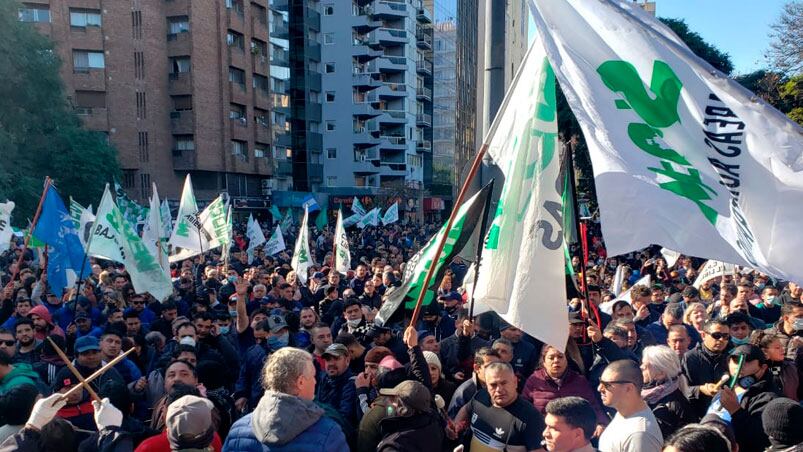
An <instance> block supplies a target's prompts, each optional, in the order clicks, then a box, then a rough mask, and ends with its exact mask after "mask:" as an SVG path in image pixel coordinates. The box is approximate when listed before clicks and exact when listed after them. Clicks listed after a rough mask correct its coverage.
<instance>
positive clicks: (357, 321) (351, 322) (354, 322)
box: [346, 319, 362, 328]
mask: <svg viewBox="0 0 803 452" xmlns="http://www.w3.org/2000/svg"><path fill="white" fill-rule="evenodd" d="M360 322H362V319H354V320H346V323H347V324H348V326H350V327H352V328H355V327H357V326H358V325H359V324H360Z"/></svg>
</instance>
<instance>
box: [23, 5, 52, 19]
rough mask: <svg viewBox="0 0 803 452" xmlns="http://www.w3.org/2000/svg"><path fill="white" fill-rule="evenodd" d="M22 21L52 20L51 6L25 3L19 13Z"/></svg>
mask: <svg viewBox="0 0 803 452" xmlns="http://www.w3.org/2000/svg"><path fill="white" fill-rule="evenodd" d="M17 15H18V17H19V20H20V22H50V7H48V6H46V5H25V6H23V7H22V8H20V9H19V11H18V13H17Z"/></svg>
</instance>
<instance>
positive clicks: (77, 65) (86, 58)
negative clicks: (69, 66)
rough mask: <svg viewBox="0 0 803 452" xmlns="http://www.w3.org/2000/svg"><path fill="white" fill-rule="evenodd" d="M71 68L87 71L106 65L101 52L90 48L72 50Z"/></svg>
mask: <svg viewBox="0 0 803 452" xmlns="http://www.w3.org/2000/svg"><path fill="white" fill-rule="evenodd" d="M72 62H73V70H74V71H75V72H87V71H89V70H90V69H103V68H104V67H106V64H105V58H104V56H103V52H99V51H91V50H73V51H72Z"/></svg>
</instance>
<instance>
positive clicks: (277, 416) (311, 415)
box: [223, 391, 349, 452]
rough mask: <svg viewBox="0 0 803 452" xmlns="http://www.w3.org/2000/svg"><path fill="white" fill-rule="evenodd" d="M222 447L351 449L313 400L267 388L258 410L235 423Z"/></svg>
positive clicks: (304, 451)
mask: <svg viewBox="0 0 803 452" xmlns="http://www.w3.org/2000/svg"><path fill="white" fill-rule="evenodd" d="M223 450H224V451H238V452H268V451H271V452H278V451H293V452H319V451H327V452H330V451H331V452H341V451H342V452H348V451H349V446H348V444H346V437H345V435H343V431H342V430H341V429H340V427H339V426H338V425H337V423H336V422H335V421H333V420H332V419H330V418H328V417H326V416H324V411H323V409H321V408H320V407H318V406H317V405H316V404H315V403H314V402H312V401H310V400H303V399H301V398H299V397H296V396H293V395H290V394H284V393H280V392H274V391H265V395H263V396H262V399H260V401H259V404H258V405H257V407H256V409H255V410H254V411H253V412H252V413H250V414H248V415H246V416H244V417H242V418H240V419H239V420H238V421H237V422H235V423H234V425H233V426H232V428H231V431H229V436H228V437H227V438H226V442H225V444H224V445H223Z"/></svg>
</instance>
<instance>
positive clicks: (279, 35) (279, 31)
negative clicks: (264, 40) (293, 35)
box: [270, 21, 290, 39]
mask: <svg viewBox="0 0 803 452" xmlns="http://www.w3.org/2000/svg"><path fill="white" fill-rule="evenodd" d="M270 37H271V38H276V39H289V38H290V28H289V27H288V25H287V23H286V22H284V21H282V22H272V23H271V28H270Z"/></svg>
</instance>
